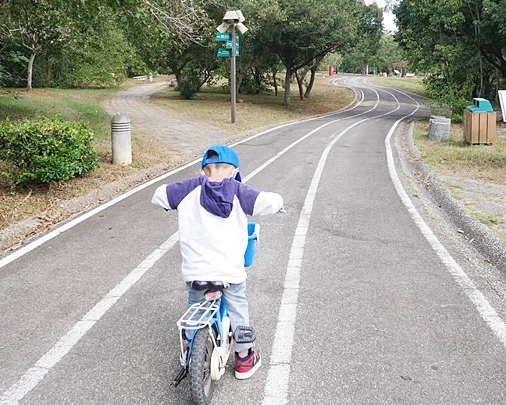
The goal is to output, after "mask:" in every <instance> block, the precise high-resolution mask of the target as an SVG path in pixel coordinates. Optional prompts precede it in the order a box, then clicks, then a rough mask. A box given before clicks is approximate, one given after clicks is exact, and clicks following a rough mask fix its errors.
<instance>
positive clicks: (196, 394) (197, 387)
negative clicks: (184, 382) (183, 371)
mask: <svg viewBox="0 0 506 405" xmlns="http://www.w3.org/2000/svg"><path fill="white" fill-rule="evenodd" d="M211 333H214V332H211ZM213 349H214V345H213V341H212V339H211V335H210V334H209V326H206V327H205V328H203V329H200V330H199V331H197V333H196V334H195V336H194V339H193V349H192V356H191V361H190V369H189V370H188V376H189V380H190V395H191V398H192V401H193V403H194V404H195V405H207V404H209V402H210V401H211V398H212V396H213V393H214V388H215V381H213V380H212V379H211V358H212V354H213Z"/></svg>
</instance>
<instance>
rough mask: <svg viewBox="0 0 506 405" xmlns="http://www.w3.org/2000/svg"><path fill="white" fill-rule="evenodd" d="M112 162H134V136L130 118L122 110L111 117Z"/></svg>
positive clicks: (123, 163)
mask: <svg viewBox="0 0 506 405" xmlns="http://www.w3.org/2000/svg"><path fill="white" fill-rule="evenodd" d="M111 140H112V163H113V164H115V165H129V164H131V163H132V136H131V133H130V118H129V117H128V116H126V115H125V114H122V113H120V112H118V113H116V114H114V115H113V116H112V118H111Z"/></svg>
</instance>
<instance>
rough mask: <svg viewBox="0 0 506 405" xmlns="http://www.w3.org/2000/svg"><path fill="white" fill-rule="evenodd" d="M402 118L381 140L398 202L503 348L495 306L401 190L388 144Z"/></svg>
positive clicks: (504, 335) (503, 331)
mask: <svg viewBox="0 0 506 405" xmlns="http://www.w3.org/2000/svg"><path fill="white" fill-rule="evenodd" d="M403 119H404V118H402V119H400V120H398V121H397V122H396V123H395V124H394V126H393V127H392V128H391V129H390V132H389V133H388V135H387V137H386V139H385V147H386V151H387V162H388V170H389V172H390V178H391V179H392V182H393V183H394V186H395V189H396V190H397V194H398V195H399V197H400V199H401V200H402V203H403V204H404V206H405V207H406V209H407V210H408V212H409V214H410V216H411V218H412V219H413V221H414V222H415V224H416V225H417V226H418V228H419V229H420V231H421V232H422V234H423V236H424V237H425V239H426V240H427V242H429V244H430V246H431V247H432V249H434V251H435V252H436V253H437V255H438V256H439V258H440V259H441V261H442V262H443V264H444V265H445V266H446V268H447V270H448V271H449V273H450V274H451V275H452V276H453V278H454V279H455V281H456V282H457V284H458V285H459V286H460V288H461V289H462V290H463V291H464V293H465V295H466V296H467V297H468V298H469V299H470V300H471V302H472V303H473V304H474V306H475V307H476V310H477V311H478V313H479V314H480V316H481V317H482V318H483V320H484V321H485V322H486V323H487V324H488V326H489V327H490V329H492V331H493V332H494V334H495V335H496V336H497V338H498V339H499V341H500V342H501V343H502V344H503V346H504V347H506V324H505V323H504V321H503V320H502V319H501V317H500V316H499V315H498V314H497V312H496V311H495V309H494V308H493V307H492V305H490V303H489V302H488V300H487V299H486V298H485V296H484V295H483V294H482V293H481V292H480V291H479V290H478V288H477V287H476V286H475V285H474V283H473V282H472V280H471V279H470V278H469V276H468V275H467V274H466V273H465V272H464V270H463V269H462V267H461V266H460V265H459V264H458V263H457V262H456V261H455V259H454V258H453V257H452V256H451V254H450V253H449V252H448V250H446V248H445V247H444V246H443V244H442V243H441V242H440V241H439V239H438V238H437V237H436V235H434V233H433V232H432V230H431V229H430V228H429V226H428V225H427V224H426V223H425V221H424V220H423V219H422V217H421V216H420V214H419V213H418V211H417V210H416V208H415V206H414V205H413V203H412V202H411V200H410V198H409V197H408V195H407V193H406V191H405V190H404V188H403V186H402V183H401V181H400V179H399V176H398V175H397V172H396V170H395V165H394V160H393V156H392V149H391V148H392V147H391V145H390V139H391V137H392V134H393V133H394V131H395V129H396V128H397V126H398V124H399V123H400V122H401V121H402V120H403Z"/></svg>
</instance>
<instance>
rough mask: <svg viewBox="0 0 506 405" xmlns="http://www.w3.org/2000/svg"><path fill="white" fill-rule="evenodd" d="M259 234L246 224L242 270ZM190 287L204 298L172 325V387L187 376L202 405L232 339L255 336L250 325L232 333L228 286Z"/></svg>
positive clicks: (240, 340)
mask: <svg viewBox="0 0 506 405" xmlns="http://www.w3.org/2000/svg"><path fill="white" fill-rule="evenodd" d="M259 234H260V225H259V224H256V223H254V222H250V223H248V235H249V236H248V248H247V250H246V252H245V254H244V265H245V267H248V266H250V265H251V264H252V262H253V257H254V254H255V250H256V243H257V242H258V240H259ZM191 286H192V288H194V289H195V290H198V291H206V292H205V294H204V297H205V299H204V301H201V302H198V303H195V304H193V305H192V306H191V307H189V308H188V309H187V310H186V312H185V313H184V314H183V316H182V317H181V318H180V319H179V320H178V321H177V323H176V324H177V327H178V330H179V340H180V349H181V353H180V363H181V369H180V370H179V372H178V374H177V375H176V378H175V379H174V385H175V386H178V385H179V383H181V381H182V380H183V379H184V378H185V377H186V376H189V381H190V396H191V398H192V401H193V403H194V404H196V405H205V404H208V403H209V402H210V401H211V398H212V395H213V393H214V389H215V383H216V381H218V380H219V379H220V378H221V377H222V376H223V374H224V373H225V370H226V364H227V361H228V358H229V356H230V352H231V351H232V347H233V340H235V341H236V342H238V343H249V342H253V341H254V340H255V338H256V334H255V331H254V329H253V328H252V327H250V326H238V327H237V328H236V330H235V331H232V326H231V323H230V318H229V316H228V312H227V305H226V300H225V297H224V296H223V292H222V291H223V289H225V288H227V287H228V285H227V283H223V282H221V281H198V280H197V281H192V282H191ZM187 331H188V333H187ZM232 339H233V340H232Z"/></svg>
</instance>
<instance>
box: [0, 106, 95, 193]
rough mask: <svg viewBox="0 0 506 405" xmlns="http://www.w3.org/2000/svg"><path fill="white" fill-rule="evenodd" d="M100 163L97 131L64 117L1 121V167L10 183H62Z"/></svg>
mask: <svg viewBox="0 0 506 405" xmlns="http://www.w3.org/2000/svg"><path fill="white" fill-rule="evenodd" d="M96 167H98V159H97V153H96V151H95V148H94V146H93V132H92V131H91V130H90V129H89V128H88V127H87V126H86V125H85V124H84V123H82V122H65V121H63V120H62V117H61V116H59V115H56V116H54V117H46V118H42V119H38V120H30V119H25V120H24V121H22V122H20V123H11V122H10V121H9V120H6V121H5V123H4V124H2V125H0V168H1V174H2V176H3V177H4V179H5V180H6V182H7V183H8V184H10V185H11V186H13V187H15V186H16V185H20V184H24V183H30V182H35V183H42V184H49V183H61V182H64V181H66V180H68V179H70V178H73V177H76V176H82V175H84V174H85V173H87V172H89V171H91V170H93V169H94V168H96Z"/></svg>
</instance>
